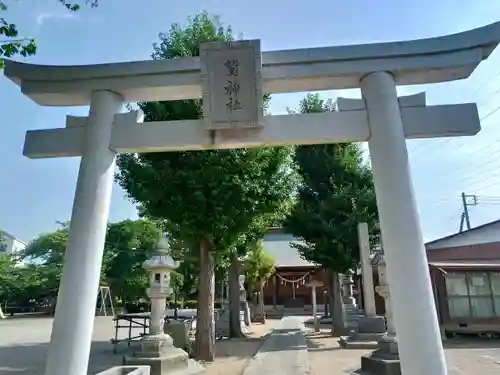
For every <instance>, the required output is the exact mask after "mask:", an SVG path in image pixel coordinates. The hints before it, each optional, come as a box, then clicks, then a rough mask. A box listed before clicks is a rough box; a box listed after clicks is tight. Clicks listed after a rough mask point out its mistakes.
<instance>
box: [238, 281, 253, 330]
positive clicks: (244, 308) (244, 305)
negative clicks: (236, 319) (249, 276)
mask: <svg viewBox="0 0 500 375" xmlns="http://www.w3.org/2000/svg"><path fill="white" fill-rule="evenodd" d="M239 282H240V311H241V312H243V322H244V323H245V326H246V327H250V326H251V324H252V323H251V317H250V308H249V306H248V301H247V291H246V289H245V276H244V275H240V276H239Z"/></svg>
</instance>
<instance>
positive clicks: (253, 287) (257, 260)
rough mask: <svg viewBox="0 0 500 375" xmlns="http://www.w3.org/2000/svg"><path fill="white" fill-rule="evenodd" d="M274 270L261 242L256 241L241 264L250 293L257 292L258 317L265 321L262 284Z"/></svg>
mask: <svg viewBox="0 0 500 375" xmlns="http://www.w3.org/2000/svg"><path fill="white" fill-rule="evenodd" d="M274 270H275V262H274V258H273V257H272V256H271V254H269V253H268V252H267V251H266V250H265V249H264V243H263V241H258V242H256V243H255V245H254V246H253V247H252V248H251V249H250V251H249V252H248V254H247V256H246V258H245V261H244V263H243V271H244V275H245V281H246V283H247V285H248V287H249V291H250V292H259V306H258V310H259V315H260V317H261V318H262V319H263V321H265V311H264V284H265V283H266V281H267V279H269V277H271V275H272V274H273V273H274Z"/></svg>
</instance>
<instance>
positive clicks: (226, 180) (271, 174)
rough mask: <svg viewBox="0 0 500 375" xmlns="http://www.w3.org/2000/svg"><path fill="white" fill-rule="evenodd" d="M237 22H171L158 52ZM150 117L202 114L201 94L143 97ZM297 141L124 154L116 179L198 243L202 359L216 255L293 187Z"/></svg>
mask: <svg viewBox="0 0 500 375" xmlns="http://www.w3.org/2000/svg"><path fill="white" fill-rule="evenodd" d="M232 39H233V36H232V31H231V28H230V27H224V26H223V25H222V24H221V23H220V21H219V19H218V18H217V17H211V16H209V15H208V14H207V13H206V12H204V13H201V14H198V15H196V16H195V17H193V18H190V19H189V22H188V24H187V26H185V27H181V26H180V25H178V24H174V25H172V27H171V29H170V31H169V33H167V34H160V43H159V44H156V45H155V46H154V53H153V56H152V57H153V58H154V59H175V58H179V57H184V56H197V55H198V54H199V45H200V43H202V42H208V41H216V40H223V41H230V40H232ZM139 107H140V108H141V109H142V110H143V111H144V114H145V119H146V121H165V120H189V119H199V118H201V116H202V110H201V101H200V100H182V101H171V102H165V101H164V102H156V103H140V104H139ZM291 158H292V150H291V149H290V148H286V147H282V148H264V149H234V150H210V151H196V152H195V151H192V152H169V153H154V154H142V155H141V154H125V155H120V156H119V158H118V167H119V173H118V174H117V181H118V183H119V184H120V186H121V187H122V188H124V189H125V191H127V193H128V195H129V197H130V198H131V199H132V200H133V201H134V202H136V203H137V204H138V205H139V209H140V211H141V212H142V214H143V215H145V216H147V217H149V218H152V219H158V220H164V225H165V229H166V230H167V232H168V233H169V234H170V235H171V236H172V237H173V238H174V239H177V240H179V241H180V242H182V243H184V244H186V247H188V248H191V249H197V250H198V251H199V257H198V261H199V265H200V274H199V277H198V301H199V304H198V312H197V314H198V315H197V330H196V350H195V355H196V358H197V359H200V360H208V361H211V360H213V358H214V354H215V335H214V333H215V329H214V324H215V322H214V292H215V290H214V289H215V285H214V273H215V266H216V262H218V261H219V260H220V259H223V258H224V257H226V259H227V254H228V251H230V250H229V249H231V247H232V246H234V244H235V243H237V242H238V240H239V239H240V236H241V235H242V234H243V233H245V232H246V231H247V230H248V228H249V227H250V226H251V224H252V222H253V220H254V218H255V217H257V216H259V215H261V214H264V213H266V212H272V210H273V209H274V207H275V206H277V205H279V202H280V201H281V200H282V199H284V198H286V197H288V196H289V195H290V194H291V191H292V189H293V186H291V179H290V178H289V175H290V173H291V168H289V167H288V166H289V165H290V163H291Z"/></svg>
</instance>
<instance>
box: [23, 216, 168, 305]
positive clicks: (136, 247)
mask: <svg viewBox="0 0 500 375" xmlns="http://www.w3.org/2000/svg"><path fill="white" fill-rule="evenodd" d="M68 229H69V226H68V224H64V225H62V226H61V228H59V229H57V230H55V231H54V232H51V233H45V234H42V235H41V236H39V237H37V238H36V239H35V240H33V241H32V242H30V243H29V244H28V246H27V247H26V249H25V251H24V253H23V258H24V259H27V260H31V261H32V262H33V263H35V264H36V266H34V267H35V269H36V271H37V272H38V275H39V278H40V280H42V281H43V283H40V284H39V285H40V288H42V289H43V290H44V291H45V292H46V294H47V296H48V295H49V294H50V295H52V296H53V297H55V296H56V295H57V289H58V287H59V282H60V278H61V271H62V267H63V263H64V254H65V252H66V245H67V242H68ZM159 236H160V230H159V229H158V228H157V227H156V225H155V224H154V223H152V222H149V221H146V220H136V221H133V220H124V221H120V222H117V223H111V224H109V225H108V231H107V235H106V242H105V246H104V256H103V265H102V269H101V283H103V284H106V285H108V286H109V287H110V288H111V292H112V294H113V295H114V296H115V297H119V298H120V299H121V300H122V302H128V301H134V300H135V299H137V298H139V297H143V296H144V295H145V288H146V287H147V282H148V281H147V272H146V270H144V269H143V267H142V264H143V262H144V261H145V260H146V259H147V258H148V257H149V256H150V255H151V253H152V251H154V250H155V247H156V243H157V241H158V238H159Z"/></svg>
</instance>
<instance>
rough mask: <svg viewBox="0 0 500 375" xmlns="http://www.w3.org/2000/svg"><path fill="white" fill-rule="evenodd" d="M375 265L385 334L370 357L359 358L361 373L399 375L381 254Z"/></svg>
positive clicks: (398, 362)
mask: <svg viewBox="0 0 500 375" xmlns="http://www.w3.org/2000/svg"><path fill="white" fill-rule="evenodd" d="M376 263H377V265H378V275H379V284H380V285H379V286H377V287H376V289H375V290H376V291H377V293H378V294H379V295H380V296H381V297H382V298H384V301H385V311H386V319H387V333H386V334H385V335H383V336H382V337H381V338H380V340H379V342H378V348H377V350H375V351H374V352H372V353H371V354H370V355H366V356H362V357H361V371H362V372H363V373H365V372H366V373H369V374H381V375H383V374H388V375H401V361H400V359H399V351H398V343H397V339H396V328H395V326H394V316H393V311H392V302H391V293H390V289H389V285H388V281H387V270H386V264H385V259H384V255H383V254H382V253H380V254H377V256H376Z"/></svg>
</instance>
